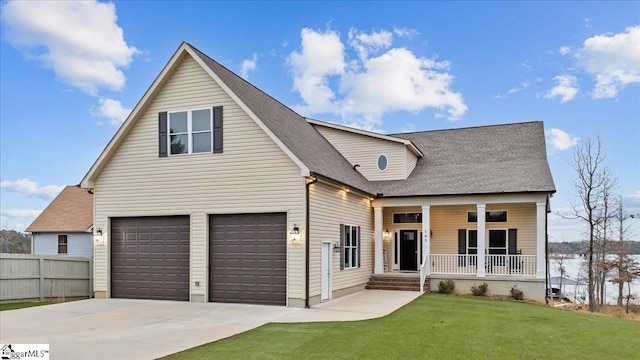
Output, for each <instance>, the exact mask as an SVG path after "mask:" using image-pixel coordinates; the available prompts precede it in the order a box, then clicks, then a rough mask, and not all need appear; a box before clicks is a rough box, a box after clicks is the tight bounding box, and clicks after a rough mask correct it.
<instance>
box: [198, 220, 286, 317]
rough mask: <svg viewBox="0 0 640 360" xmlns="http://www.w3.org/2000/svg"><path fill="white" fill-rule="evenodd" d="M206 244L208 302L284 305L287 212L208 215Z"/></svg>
mask: <svg viewBox="0 0 640 360" xmlns="http://www.w3.org/2000/svg"><path fill="white" fill-rule="evenodd" d="M209 241H210V246H209V271H210V274H209V301H214V302H232V303H249V304H269V305H286V287H287V214H286V213H269V214H233V215H211V216H210V219H209Z"/></svg>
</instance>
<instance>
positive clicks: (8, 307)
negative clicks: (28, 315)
mask: <svg viewBox="0 0 640 360" xmlns="http://www.w3.org/2000/svg"><path fill="white" fill-rule="evenodd" d="M49 304H52V302H50V301H25V302H16V303H6V304H0V311H4V310H15V309H22V308H28V307H33V306H41V305H49Z"/></svg>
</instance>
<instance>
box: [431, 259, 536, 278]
mask: <svg viewBox="0 0 640 360" xmlns="http://www.w3.org/2000/svg"><path fill="white" fill-rule="evenodd" d="M430 258H431V259H430V261H429V262H430V263H431V274H439V275H475V274H476V273H477V271H478V270H477V265H478V256H477V255H457V254H431V256H430ZM485 261H486V263H485V273H486V275H510V276H535V275H536V256H535V255H485ZM421 270H422V269H421ZM422 272H423V271H421V275H422ZM421 280H422V276H421Z"/></svg>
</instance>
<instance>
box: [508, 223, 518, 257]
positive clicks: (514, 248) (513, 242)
mask: <svg viewBox="0 0 640 360" xmlns="http://www.w3.org/2000/svg"><path fill="white" fill-rule="evenodd" d="M517 253H518V229H509V255H516V254H517Z"/></svg>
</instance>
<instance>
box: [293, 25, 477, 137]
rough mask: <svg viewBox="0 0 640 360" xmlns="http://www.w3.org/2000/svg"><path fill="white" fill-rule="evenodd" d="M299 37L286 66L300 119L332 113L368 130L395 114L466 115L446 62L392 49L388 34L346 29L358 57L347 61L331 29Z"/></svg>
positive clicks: (452, 118) (460, 96)
mask: <svg viewBox="0 0 640 360" xmlns="http://www.w3.org/2000/svg"><path fill="white" fill-rule="evenodd" d="M396 30H397V29H396ZM301 37H302V50H301V51H299V52H298V51H294V52H292V53H291V54H290V55H289V58H288V61H287V62H288V65H289V66H290V67H291V69H292V73H293V76H294V89H295V90H297V91H298V92H299V93H300V96H301V97H302V100H303V101H304V104H301V105H297V106H295V109H296V110H297V111H299V112H301V113H303V114H305V115H308V116H311V115H314V114H318V113H332V114H337V115H340V116H341V117H342V120H343V122H344V123H347V124H349V125H352V126H357V127H361V128H365V129H373V128H375V127H376V126H378V125H380V124H381V123H382V117H383V116H384V115H385V114H386V113H390V112H394V111H409V112H412V113H419V112H420V111H422V110H424V109H426V108H434V109H437V110H443V111H446V112H448V113H449V120H457V119H459V118H461V117H462V116H463V115H464V113H465V112H466V111H467V106H466V105H465V103H464V100H463V98H462V95H461V94H460V93H458V92H454V91H453V90H451V84H452V81H453V76H452V75H451V74H449V73H448V72H447V71H448V70H449V69H450V67H451V65H450V64H449V62H447V61H436V60H435V59H429V58H424V57H418V56H416V55H415V54H413V53H412V52H411V51H409V50H408V49H405V48H394V47H392V46H393V33H391V32H389V31H386V30H381V31H377V32H372V33H369V34H366V33H362V32H359V31H358V30H356V29H351V30H350V31H349V36H348V40H349V42H348V44H349V45H350V46H351V48H352V49H353V50H354V51H355V53H356V54H357V57H356V58H355V59H352V60H347V59H348V54H347V50H346V49H345V45H344V44H343V43H342V41H341V39H340V36H339V34H338V33H337V32H335V31H332V30H327V31H326V32H318V31H314V30H312V29H306V28H305V29H303V30H302V32H301Z"/></svg>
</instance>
